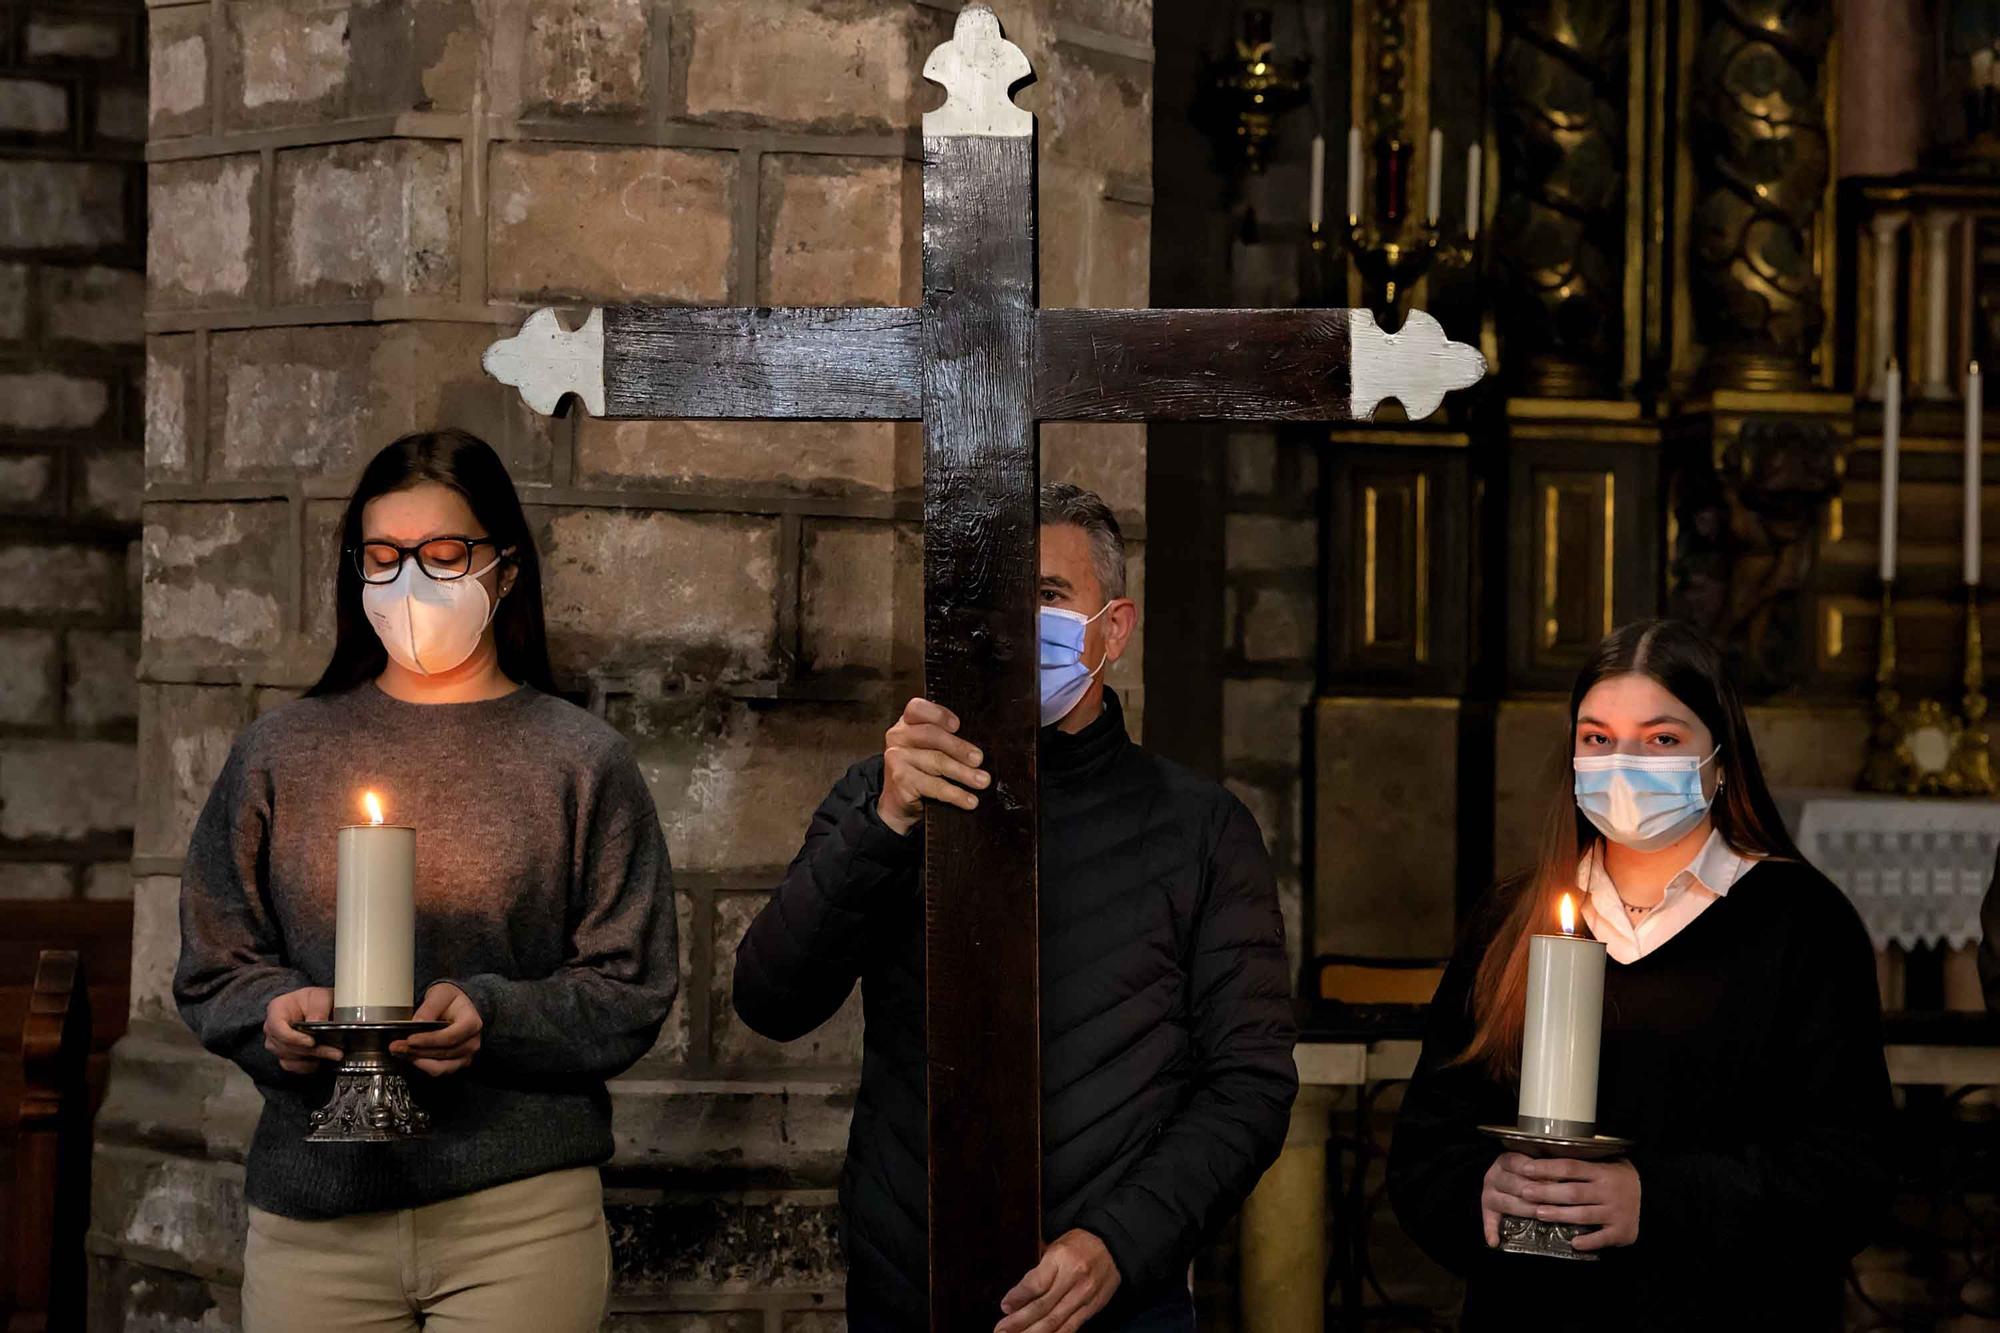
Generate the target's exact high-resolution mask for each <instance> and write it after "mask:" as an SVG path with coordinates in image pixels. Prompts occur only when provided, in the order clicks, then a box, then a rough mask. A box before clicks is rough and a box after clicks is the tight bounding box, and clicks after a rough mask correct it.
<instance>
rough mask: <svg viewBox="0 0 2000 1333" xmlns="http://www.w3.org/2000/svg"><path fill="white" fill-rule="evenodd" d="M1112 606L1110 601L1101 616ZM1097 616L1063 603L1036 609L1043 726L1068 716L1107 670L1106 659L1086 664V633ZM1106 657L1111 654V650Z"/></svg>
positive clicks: (1099, 614)
mask: <svg viewBox="0 0 2000 1333" xmlns="http://www.w3.org/2000/svg"><path fill="white" fill-rule="evenodd" d="M1110 609H1111V603H1109V602H1106V603H1105V604H1104V606H1103V607H1102V609H1100V610H1099V611H1098V613H1097V616H1101V615H1103V614H1104V613H1105V612H1106V611H1109V610H1110ZM1097 616H1085V615H1084V614H1083V613H1082V612H1080V611H1069V610H1065V609H1064V608H1062V607H1060V606H1044V607H1038V608H1037V609H1036V619H1037V622H1038V626H1037V628H1038V629H1039V632H1040V637H1041V640H1042V725H1043V726H1045V727H1053V726H1054V725H1055V724H1056V723H1058V722H1060V721H1062V720H1063V719H1064V718H1066V717H1068V716H1069V715H1070V713H1071V711H1073V710H1074V709H1075V708H1076V706H1077V704H1078V703H1080V702H1081V701H1082V699H1083V696H1084V695H1085V694H1086V693H1087V692H1089V690H1090V682H1091V681H1093V680H1095V679H1096V678H1097V673H1098V672H1100V671H1102V670H1104V661H1105V659H1104V658H1099V659H1098V662H1097V665H1096V666H1094V667H1087V666H1085V665H1084V664H1083V636H1084V631H1085V630H1087V629H1089V628H1090V622H1091V621H1093V620H1095V619H1097ZM1106 656H1107V657H1108V656H1109V652H1108V651H1107V653H1106Z"/></svg>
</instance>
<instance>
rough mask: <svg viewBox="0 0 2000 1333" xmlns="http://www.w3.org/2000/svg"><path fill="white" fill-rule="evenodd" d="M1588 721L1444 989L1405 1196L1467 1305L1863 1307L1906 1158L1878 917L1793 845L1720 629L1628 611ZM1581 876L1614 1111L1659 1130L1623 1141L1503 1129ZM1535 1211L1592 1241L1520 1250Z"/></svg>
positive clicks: (1534, 1317)
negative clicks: (1584, 1140) (1856, 1279)
mask: <svg viewBox="0 0 2000 1333" xmlns="http://www.w3.org/2000/svg"><path fill="white" fill-rule="evenodd" d="M1567 733H1568V734H1567V736H1566V739H1567V741H1568V742H1569V747H1570V749H1569V756H1568V757H1567V760H1566V762H1565V763H1564V765H1563V779H1562V782H1561V784H1560V786H1559V787H1558V789H1557V790H1556V791H1554V792H1552V793H1551V796H1552V797H1553V800H1552V802H1551V805H1550V811H1549V822H1548V826H1547V829H1546V831H1545V833H1544V836H1543V850H1542V857H1541V862H1540V864H1539V865H1538V866H1537V867H1536V868H1535V869H1534V870H1532V871H1529V872H1526V873H1523V874H1522V875H1519V876H1517V877H1516V878H1514V879H1512V880H1509V881H1505V882H1503V883H1502V884H1501V885H1500V886H1499V888H1497V889H1496V890H1495V891H1494V892H1493V893H1492V894H1491V895H1490V897H1489V899H1488V902H1487V903H1486V905H1485V910H1484V911H1483V912H1481V913H1480V914H1479V915H1478V916H1477V917H1475V919H1474V921H1473V923H1472V926H1471V928H1470V929H1469V930H1468V931H1467V933H1466V939H1465V941H1464V943H1463V944H1462V945H1461V946H1460V949H1459V953H1458V957H1457V958H1455V959H1454V960H1453V961H1452V963H1451V965H1450V967H1449V968H1448V969H1447V970H1446V972H1445V975H1444V979H1443V981H1442V982H1440V983H1439V986H1438V992H1437V995H1436V997H1435V998H1434V999H1433V1000H1432V1003H1431V1011H1430V1026H1429V1031H1428V1032H1427V1034H1426V1035H1425V1038H1424V1050H1423V1056H1422V1058H1421V1059H1420V1060H1419V1061H1418V1064H1417V1069H1416V1073H1415V1075H1414V1077H1413V1078H1412V1079H1411V1081H1410V1085H1409V1088H1408V1089H1407V1091H1406V1092H1405V1095H1404V1098H1403V1106H1402V1111H1401V1114H1400V1116H1399V1118H1398V1120H1397V1124H1396V1137H1395V1142H1394V1144H1393V1146H1392V1147H1391V1149H1390V1155H1389V1170H1388V1185H1389V1196H1390V1199H1391V1200H1392V1202H1393V1203H1394V1205H1395V1209H1396V1215H1397V1217H1398V1218H1400V1219H1401V1221H1402V1223H1403V1226H1404V1227H1405V1228H1406V1229H1407V1230H1408V1231H1409V1233H1410V1234H1411V1236H1413V1237H1414V1238H1415V1239H1416V1240H1417V1242H1418V1243H1419V1244H1420V1245H1422V1246H1423V1247H1424V1249H1425V1250H1427V1251H1429V1253H1430V1254H1431V1255H1432V1257H1434V1258H1436V1259H1437V1260H1438V1261H1439V1262H1441V1263H1443V1264H1445V1265H1447V1266H1448V1267H1450V1268H1452V1269H1453V1270H1454V1271H1456V1272H1458V1273H1461V1274H1463V1275H1464V1276H1465V1277H1466V1279H1467V1283H1466V1297H1465V1311H1464V1318H1463V1322H1462V1324H1461V1327H1463V1328H1465V1329H1489V1328H1502V1329H1511V1328H1522V1327H1533V1328H1536V1329H1547V1330H1579V1331H1581V1330H1596V1329H1620V1330H1648V1329H1660V1330H1667V1329H1672V1330H1687V1329H1700V1330H1717V1329H1759V1330H1763V1329H1829V1330H1831V1329H1837V1328H1839V1327H1840V1326H1841V1312H1842V1297H1843V1276H1844V1272H1845V1268H1846V1264H1847V1260H1848V1258H1849V1257H1850V1256H1851V1255H1853V1254H1854V1253H1855V1252H1856V1251H1857V1250H1859V1249H1860V1248H1861V1247H1862V1246H1863V1245H1864V1244H1865V1243H1867V1241H1868V1240H1869V1238H1870V1236H1871V1234H1872V1233H1873V1231H1874V1228H1875V1227H1876V1226H1877V1225H1878V1224H1879V1223H1880V1222H1881V1221H1882V1218H1883V1216H1884V1214H1885V1213H1886V1212H1887V1209H1888V1204H1889V1199H1890V1195H1891V1191H1892V1187H1893V1184H1894V1170H1893V1157H1892V1155H1891V1153H1890V1143H1889V1135H1890V1129H1891V1120H1890V1115H1891V1104H1890V1091H1889V1076H1888V1071H1887V1068H1886V1067H1885V1064H1884V1060H1883V1051H1882V1014H1881V1002H1880V998H1879V994H1878V991H1877V987H1876V981H1875V954H1874V951H1873V949H1872V947H1871V946H1870V944H1869V941H1868V934H1867V932H1866V931H1865V930H1864V929H1863V928H1862V925H1861V919H1860V917H1859V916H1857V915H1856V913H1855V911H1854V908H1853V906H1852V905H1850V904H1849V903H1848V901H1847V899H1846V898H1845V897H1844V896H1842V894H1841V892H1840V890H1839V889H1837V888H1835V887H1834V886H1833V884H1832V883H1831V882H1829V881H1828V880H1827V878H1826V877H1825V876H1824V875H1822V874H1820V873H1819V872H1818V871H1817V870H1815V869H1813V868H1812V866H1810V865H1808V864H1807V863H1806V862H1805V860H1804V858H1802V857H1801V856H1800V855H1799V852H1798V849H1797V848H1796V847H1794V846H1793V845H1792V840H1791V838H1790V836H1789V835H1787V834H1786V832H1785V825H1784V820H1783V819H1782V817H1781V816H1780V815H1779V813H1778V807H1777V804H1776V803H1775V802H1774V801H1773V800H1772V799H1771V793H1770V790H1769V789H1768V788H1767V787H1766V786H1765V783H1764V775H1763V772H1762V770H1761V769H1760V767H1759V766H1758V763H1757V750H1756V746H1755V745H1754V744H1753V743H1752V741H1751V737H1750V728H1749V725H1748V723H1747V722H1746V720H1745V718H1744V713H1743V708H1742V705H1741V704H1740V703H1739V702H1738V700H1737V696H1736V690H1735V687H1734V685H1733V684H1732V683H1731V682H1730V679H1729V676H1728V673H1727V671H1726V670H1725V669H1724V666H1723V660H1722V656H1721V654H1720V653H1718V652H1717V651H1716V650H1715V648H1714V647H1713V646H1712V645H1711V644H1710V643H1709V642H1708V641H1707V640H1706V639H1704V638H1702V637H1701V635H1700V634H1698V633H1697V632H1696V631H1695V630H1693V629H1692V628H1690V627H1689V626H1687V625H1685V624H1682V623H1680V622H1677V621H1671V620H1654V621H1647V622H1643V623H1640V624H1635V625H1627V626H1625V627H1624V628H1622V629H1619V630H1618V631H1616V632H1615V633H1613V634H1612V635H1610V636H1609V637H1608V638H1606V639H1605V640H1604V642H1603V643H1602V644H1600V645H1599V646H1598V649H1597V652H1596V654H1595V656H1594V658H1593V659H1592V660H1591V661H1590V662H1589V663H1588V664H1586V665H1585V667H1584V668H1583V670H1582V671H1581V672H1580V673H1579V674H1578V676H1577V679H1576V683H1575V686H1574V688H1573V689H1572V691H1571V693H1570V699H1569V717H1568V724H1567ZM1566 895H1567V896H1569V897H1570V898H1571V899H1572V901H1573V905H1574V906H1575V907H1577V908H1579V909H1580V910H1581V913H1582V917H1583V922H1584V924H1585V926H1586V927H1587V928H1588V930H1589V932H1590V934H1591V936H1592V937H1593V938H1595V939H1597V940H1598V941H1600V942H1602V943H1603V944H1604V946H1605V949H1606V951H1607V953H1608V955H1609V957H1608V959H1607V970H1606V973H1605V977H1604V1013H1603V1048H1602V1055H1601V1061H1600V1064H1599V1066H1598V1079H1597V1120H1596V1127H1597V1131H1598V1132H1599V1133H1602V1134H1606V1135H1612V1136H1617V1137H1620V1138H1625V1139H1629V1140H1631V1142H1632V1148H1631V1150H1630V1153H1629V1155H1627V1156H1625V1157H1621V1158H1619V1159H1617V1160H1614V1161H1580V1160H1573V1159H1567V1158H1564V1157H1562V1156H1561V1155H1560V1154H1557V1155H1553V1156H1550V1157H1546V1158H1531V1157H1527V1156H1524V1155H1523V1154H1521V1153H1518V1152H1509V1151H1505V1150H1503V1149H1502V1148H1501V1146H1500V1144H1499V1143H1498V1142H1496V1141H1495V1140H1494V1139H1492V1138H1490V1137H1488V1136H1487V1135H1485V1134H1484V1133H1482V1132H1481V1130H1480V1126H1482V1125H1512V1124H1514V1123H1515V1112H1516V1110H1517V1107H1518V1095H1519V1092H1518V1090H1519V1086H1520V1077H1521V1047H1522V1029H1523V1025H1524V1023H1525V1021H1526V1004H1527V994H1528V954H1529V946H1530V942H1531V940H1532V938H1533V937H1534V936H1535V935H1538V934H1553V933H1555V932H1556V930H1557V924H1556V923H1557V917H1558V914H1559V911H1560V907H1561V900H1562V899H1563V897H1564V896H1566ZM1551 1124H1552V1125H1553V1126H1554V1127H1555V1128H1556V1129H1557V1130H1558V1131H1560V1132H1563V1133H1571V1132H1575V1129H1576V1127H1574V1126H1572V1127H1570V1128H1569V1129H1564V1128H1563V1126H1564V1124H1565V1122H1562V1121H1554V1122H1551ZM1544 1128H1546V1127H1544ZM1517 1219H1528V1220H1529V1221H1530V1222H1531V1223H1532V1222H1540V1223H1557V1224H1562V1225H1563V1226H1565V1227H1568V1228H1573V1229H1575V1230H1576V1231H1578V1232H1579V1233H1580V1234H1578V1235H1577V1236H1576V1238H1575V1240H1574V1242H1573V1245H1574V1248H1575V1249H1576V1251H1577V1252H1578V1254H1579V1255H1580V1256H1581V1257H1582V1259H1583V1260H1584V1262H1575V1261H1571V1260H1566V1259H1553V1258H1544V1257H1541V1256H1539V1255H1535V1254H1519V1253H1511V1252H1508V1251H1506V1250H1504V1249H1502V1248H1501V1245H1502V1240H1503V1232H1512V1231H1518V1230H1521V1229H1522V1227H1523V1223H1522V1222H1521V1221H1519V1220H1517Z"/></svg>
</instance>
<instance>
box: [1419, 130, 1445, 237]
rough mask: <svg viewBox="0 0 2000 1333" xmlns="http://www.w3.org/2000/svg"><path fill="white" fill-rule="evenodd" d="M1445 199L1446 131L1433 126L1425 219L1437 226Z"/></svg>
mask: <svg viewBox="0 0 2000 1333" xmlns="http://www.w3.org/2000/svg"><path fill="white" fill-rule="evenodd" d="M1443 201H1444V131H1443V130H1441V129H1438V128H1437V127H1436V126H1432V127H1431V146H1430V155H1429V157H1428V159H1427V160H1426V161H1425V163H1424V221H1426V222H1428V223H1430V224H1431V226H1433V227H1435V226H1437V224H1438V209H1439V207H1440V206H1441V205H1442V204H1443Z"/></svg>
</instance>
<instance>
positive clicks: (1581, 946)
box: [1519, 894, 1605, 1138]
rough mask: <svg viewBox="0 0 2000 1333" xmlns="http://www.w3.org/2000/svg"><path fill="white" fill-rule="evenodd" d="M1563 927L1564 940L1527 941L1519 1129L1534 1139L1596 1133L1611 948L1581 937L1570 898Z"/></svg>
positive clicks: (1564, 904)
mask: <svg viewBox="0 0 2000 1333" xmlns="http://www.w3.org/2000/svg"><path fill="white" fill-rule="evenodd" d="M1562 926H1563V933H1562V934H1560V935H1536V936H1534V937H1533V938H1531V939H1530V940H1529V941H1528V1016H1527V1022H1526V1024H1525V1026H1524V1027H1523V1028H1522V1030H1521V1105H1520V1122H1519V1123H1520V1125H1521V1127H1522V1128H1523V1129H1527V1130H1530V1131H1533V1132H1536V1133H1542V1134H1563V1135H1567V1136H1570V1137H1576V1138H1582V1137H1585V1136H1588V1135H1591V1134H1594V1133H1596V1132H1597V1129H1596V1126H1597V1053H1598V1047H1599V1044H1600V1043H1601V1041H1602V1040H1603V1035H1604V959H1605V950H1604V946H1603V945H1602V944H1599V943H1598V942H1597V941H1596V940H1593V939H1587V938H1585V937H1583V936H1581V935H1578V934H1577V933H1576V904H1575V902H1574V901H1573V900H1572V899H1571V898H1570V896H1569V895H1568V894H1564V895H1563V899H1562Z"/></svg>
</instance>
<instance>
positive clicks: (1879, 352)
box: [1865, 210, 1910, 403]
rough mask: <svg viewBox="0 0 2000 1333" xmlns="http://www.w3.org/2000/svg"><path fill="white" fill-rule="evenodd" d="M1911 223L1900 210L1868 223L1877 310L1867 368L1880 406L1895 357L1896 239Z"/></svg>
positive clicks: (1898, 270)
mask: <svg viewBox="0 0 2000 1333" xmlns="http://www.w3.org/2000/svg"><path fill="white" fill-rule="evenodd" d="M1909 220H1910V215H1909V214H1908V213H1904V212H1902V211H1900V210H1897V211H1892V212H1886V213H1877V214H1876V215H1875V216H1874V217H1873V218H1870V219H1869V222H1868V229H1869V231H1870V233H1871V234H1872V235H1873V237H1874V241H1875V274H1874V282H1875V311H1874V325H1873V328H1872V330H1871V333H1872V336H1871V338H1870V341H1869V348H1868V361H1867V363H1866V366H1865V369H1866V371H1867V375H1868V381H1867V382H1868V396H1869V397H1870V398H1872V399H1874V400H1875V401H1876V402H1878V403H1879V402H1881V401H1882V395H1883V394H1884V393H1885V392H1886V389H1885V388H1884V386H1885V385H1886V383H1887V381H1888V376H1887V373H1886V372H1887V368H1888V364H1889V358H1890V357H1892V356H1895V355H1896V278H1897V276H1898V275H1899V274H1900V273H1901V272H1902V257H1901V255H1900V254H1899V252H1898V251H1897V248H1896V236H1897V234H1898V233H1899V232H1901V231H1902V230H1903V226H1904V224H1905V223H1907V222H1908V221H1909Z"/></svg>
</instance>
